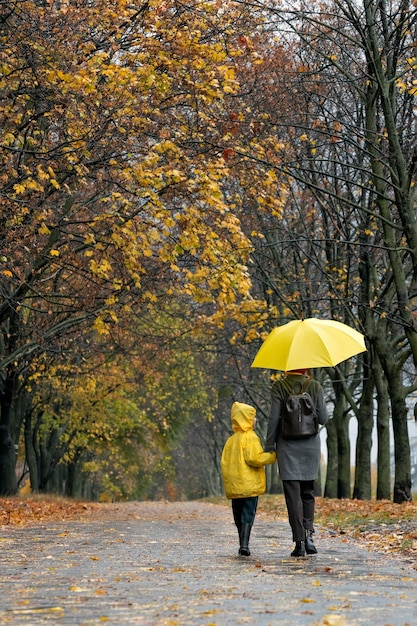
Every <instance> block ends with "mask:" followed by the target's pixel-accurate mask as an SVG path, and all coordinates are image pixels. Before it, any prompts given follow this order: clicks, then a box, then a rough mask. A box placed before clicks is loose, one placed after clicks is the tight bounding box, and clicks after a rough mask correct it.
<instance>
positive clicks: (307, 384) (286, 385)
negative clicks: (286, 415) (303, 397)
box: [282, 378, 311, 394]
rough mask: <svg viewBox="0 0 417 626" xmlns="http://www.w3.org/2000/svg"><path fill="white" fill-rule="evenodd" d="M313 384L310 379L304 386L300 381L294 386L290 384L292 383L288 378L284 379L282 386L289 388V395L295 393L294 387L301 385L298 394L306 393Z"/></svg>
mask: <svg viewBox="0 0 417 626" xmlns="http://www.w3.org/2000/svg"><path fill="white" fill-rule="evenodd" d="M310 382H311V378H308V379H307V380H306V381H304V383H303V384H301V382H300V381H299V380H297V381H296V382H295V383H294V384H293V385H291V384H290V382H289V381H288V378H283V379H282V384H283V385H284V387H286V388H287V391H288V393H294V387H295V386H296V385H300V391H297V392H296V393H297V394H298V393H304V392H305V391H306V390H307V387H308V386H309V384H310Z"/></svg>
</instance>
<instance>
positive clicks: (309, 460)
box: [265, 374, 329, 480]
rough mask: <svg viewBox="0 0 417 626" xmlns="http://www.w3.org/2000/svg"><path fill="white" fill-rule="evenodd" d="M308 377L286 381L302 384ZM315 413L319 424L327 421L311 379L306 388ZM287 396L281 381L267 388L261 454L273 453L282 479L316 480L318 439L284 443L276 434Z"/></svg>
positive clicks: (319, 391)
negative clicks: (268, 395) (268, 397)
mask: <svg viewBox="0 0 417 626" xmlns="http://www.w3.org/2000/svg"><path fill="white" fill-rule="evenodd" d="M307 379H308V376H304V375H303V374H289V375H288V376H287V380H288V382H289V383H290V384H291V385H293V384H294V382H296V381H300V382H302V383H303V384H304V382H305V381H306V380H307ZM307 391H308V393H309V394H310V395H311V397H312V399H313V402H314V405H315V407H316V411H317V417H318V421H319V424H326V422H327V421H328V419H329V416H328V414H327V409H326V403H325V400H324V393H323V388H322V386H321V385H320V383H318V382H317V381H316V380H314V379H313V380H311V382H310V384H309V386H308V389H307ZM287 395H288V390H287V389H286V387H285V386H284V385H283V383H282V381H281V380H277V381H276V382H275V383H274V384H273V385H272V389H271V400H272V402H271V412H270V415H269V420H268V432H267V435H266V442H265V452H273V451H274V450H276V453H277V460H278V467H279V474H280V477H281V479H282V480H316V478H317V477H318V474H319V466H320V436H319V435H315V436H313V437H308V438H307V439H297V440H291V441H288V440H284V439H283V438H282V437H281V436H280V435H279V420H280V416H281V406H282V403H283V401H285V399H286V397H287Z"/></svg>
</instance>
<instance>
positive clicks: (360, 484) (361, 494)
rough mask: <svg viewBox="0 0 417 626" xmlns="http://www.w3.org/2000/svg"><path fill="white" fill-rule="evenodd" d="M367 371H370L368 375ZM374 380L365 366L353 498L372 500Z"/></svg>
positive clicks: (358, 416) (358, 418) (358, 417)
mask: <svg viewBox="0 0 417 626" xmlns="http://www.w3.org/2000/svg"><path fill="white" fill-rule="evenodd" d="M366 373H368V374H367V375H366ZM373 412H374V381H373V379H372V376H371V373H370V369H369V368H365V380H364V386H363V390H362V398H361V405H360V408H359V412H358V415H357V420H358V436H357V439H356V455H355V456H356V465H355V485H354V488H353V496H352V497H353V498H356V499H357V500H370V499H371V497H372V478H371V448H372V429H373V425H374V418H373Z"/></svg>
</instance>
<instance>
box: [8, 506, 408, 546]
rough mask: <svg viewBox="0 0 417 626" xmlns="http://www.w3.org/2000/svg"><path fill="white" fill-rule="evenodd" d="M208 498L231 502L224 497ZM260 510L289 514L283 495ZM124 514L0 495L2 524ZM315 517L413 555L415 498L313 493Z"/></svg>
mask: <svg viewBox="0 0 417 626" xmlns="http://www.w3.org/2000/svg"><path fill="white" fill-rule="evenodd" d="M210 501H211V502H215V503H217V504H223V505H226V506H230V503H229V502H228V501H227V500H226V499H225V498H210ZM258 511H259V512H260V513H263V514H266V515H271V516H274V517H275V518H280V519H287V513H286V509H285V502H284V498H283V496H282V495H265V496H262V497H260V498H259V508H258ZM116 512H117V514H118V515H123V504H101V503H92V502H79V501H75V500H66V499H63V498H48V497H44V498H40V497H27V498H0V525H2V526H8V525H13V526H29V525H36V524H44V523H51V522H54V521H72V520H78V521H85V523H88V521H89V520H99V519H103V518H108V517H111V516H113V515H115V514H116ZM316 522H317V524H318V525H320V526H322V527H325V528H327V529H328V530H329V531H330V532H334V533H336V534H338V535H345V536H347V537H354V538H355V539H356V540H358V541H360V542H365V543H366V547H367V548H368V549H370V550H378V551H383V552H385V553H387V554H390V553H391V554H395V555H397V556H399V555H401V554H403V555H407V556H409V557H410V556H411V557H417V501H413V502H407V503H404V504H401V505H398V504H393V503H392V502H390V501H388V500H379V501H375V500H369V501H368V500H367V501H359V500H329V499H325V498H317V499H316Z"/></svg>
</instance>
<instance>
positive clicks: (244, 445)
mask: <svg viewBox="0 0 417 626" xmlns="http://www.w3.org/2000/svg"><path fill="white" fill-rule="evenodd" d="M255 414H256V409H254V407H253V406H250V405H249V404H243V403H242V402H234V403H233V405H232V411H231V418H232V428H233V431H234V433H233V435H231V436H230V437H229V439H228V440H227V441H226V443H225V445H224V448H223V453H222V460H221V467H222V476H223V482H224V488H225V492H226V496H227V497H228V498H229V499H231V500H232V510H233V519H234V521H235V524H236V527H237V530H238V533H239V540H240V548H239V554H240V555H241V556H250V552H249V537H250V532H251V529H252V525H253V522H254V520H255V515H256V507H257V505H258V496H259V495H261V494H262V493H265V488H266V480H265V468H264V465H269V464H270V463H275V461H276V454H275V452H264V451H263V449H262V446H261V441H260V439H259V437H258V435H257V434H256V433H255V431H254V428H255V423H256V417H255Z"/></svg>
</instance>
